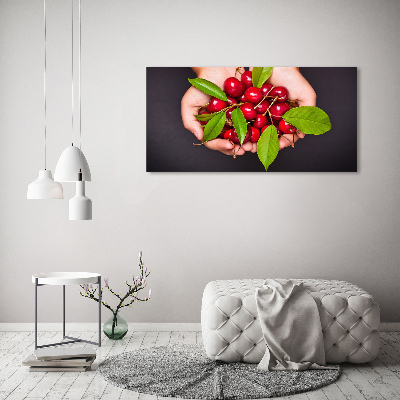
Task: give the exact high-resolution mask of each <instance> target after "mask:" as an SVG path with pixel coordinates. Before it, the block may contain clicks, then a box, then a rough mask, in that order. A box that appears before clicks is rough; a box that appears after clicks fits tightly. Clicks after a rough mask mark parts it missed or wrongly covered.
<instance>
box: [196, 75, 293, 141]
mask: <svg viewBox="0 0 400 400" xmlns="http://www.w3.org/2000/svg"><path fill="white" fill-rule="evenodd" d="M224 92H225V93H226V95H227V101H223V100H220V99H217V98H215V97H212V98H211V100H210V102H209V103H208V104H207V106H204V107H203V108H201V109H200V112H199V114H212V113H216V112H219V111H222V110H224V109H226V122H225V126H224V128H223V130H222V132H221V134H220V135H219V137H220V138H223V139H227V140H230V141H232V142H233V143H240V142H239V138H238V135H237V133H236V130H235V128H233V124H232V119H231V115H232V111H233V110H234V109H235V108H237V107H239V108H240V110H241V111H242V113H243V115H244V117H245V118H246V120H247V121H248V122H247V132H246V137H245V139H244V141H243V144H244V143H247V142H248V141H250V142H251V143H256V142H258V139H260V136H261V134H262V133H263V132H264V130H265V129H267V128H268V126H270V125H274V126H275V127H276V129H277V132H278V137H281V136H282V135H283V134H294V133H296V128H295V127H294V126H293V125H290V124H288V123H287V122H286V121H285V120H283V119H282V116H283V114H285V113H286V112H287V111H288V110H290V108H291V104H292V105H293V103H291V102H289V101H288V90H287V89H286V88H285V87H284V86H273V85H271V84H270V83H264V85H262V87H261V88H257V87H254V86H253V81H252V71H246V72H244V73H243V74H242V75H241V79H240V80H239V79H237V78H235V77H229V78H227V79H226V80H225V82H224ZM200 123H201V124H202V125H206V124H207V121H201V122H200Z"/></svg>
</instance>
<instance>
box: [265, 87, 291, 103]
mask: <svg viewBox="0 0 400 400" xmlns="http://www.w3.org/2000/svg"><path fill="white" fill-rule="evenodd" d="M269 95H270V96H272V97H278V99H277V101H279V103H283V102H285V101H286V100H287V99H288V91H287V89H286V88H285V87H284V86H276V87H274V88H273V89H272V90H271V91H270V93H269Z"/></svg>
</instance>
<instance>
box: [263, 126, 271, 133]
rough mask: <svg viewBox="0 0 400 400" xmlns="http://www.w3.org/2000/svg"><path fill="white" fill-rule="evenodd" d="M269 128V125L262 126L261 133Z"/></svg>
mask: <svg viewBox="0 0 400 400" xmlns="http://www.w3.org/2000/svg"><path fill="white" fill-rule="evenodd" d="M269 126H271V125H265V126H263V127H262V128H261V133H263V132H264V131H265V130H266V129H267V128H268V127H269Z"/></svg>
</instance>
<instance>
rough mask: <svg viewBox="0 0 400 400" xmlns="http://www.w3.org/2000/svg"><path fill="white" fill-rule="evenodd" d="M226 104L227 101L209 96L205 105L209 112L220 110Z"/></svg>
mask: <svg viewBox="0 0 400 400" xmlns="http://www.w3.org/2000/svg"><path fill="white" fill-rule="evenodd" d="M226 106H227V102H226V101H223V100H220V99H217V98H215V97H213V98H211V100H210V104H209V105H208V106H207V110H208V111H210V112H211V113H214V112H217V111H221V110H222V109H223V108H225V107H226Z"/></svg>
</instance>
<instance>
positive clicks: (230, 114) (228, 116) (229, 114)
mask: <svg viewBox="0 0 400 400" xmlns="http://www.w3.org/2000/svg"><path fill="white" fill-rule="evenodd" d="M234 109H235V108H234V107H232V108H230V109H229V110H228V111H227V112H226V118H228V119H232V111H233V110H234Z"/></svg>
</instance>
